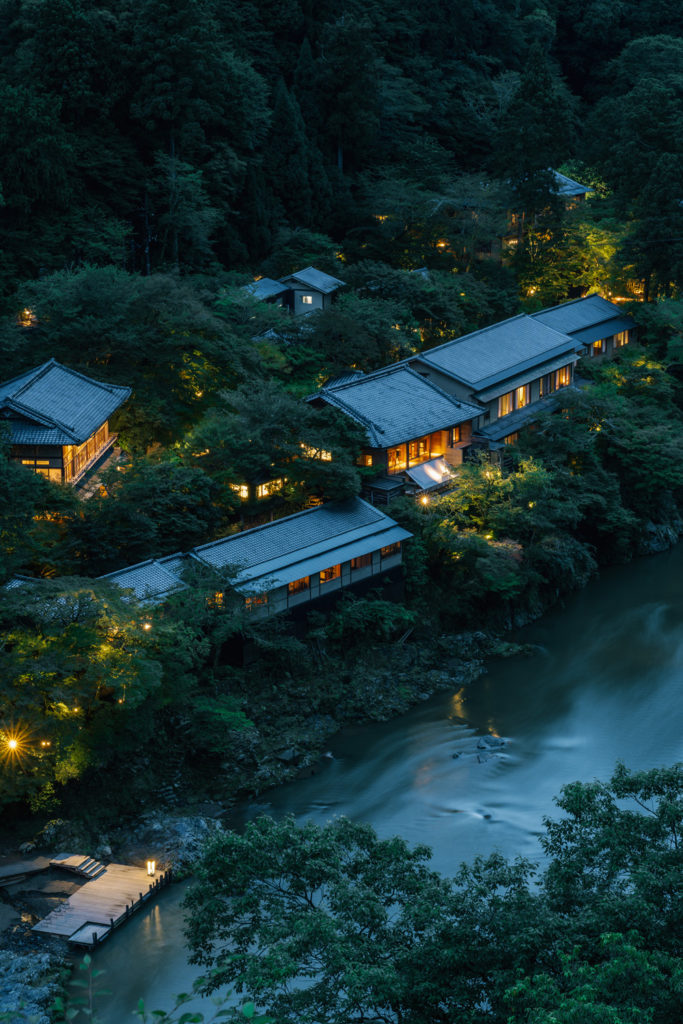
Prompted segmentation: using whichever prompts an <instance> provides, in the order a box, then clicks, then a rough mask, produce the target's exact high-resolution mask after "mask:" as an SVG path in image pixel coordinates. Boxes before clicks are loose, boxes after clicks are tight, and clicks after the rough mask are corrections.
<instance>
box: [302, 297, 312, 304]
mask: <svg viewBox="0 0 683 1024" xmlns="http://www.w3.org/2000/svg"><path fill="white" fill-rule="evenodd" d="M301 301H302V302H303V304H304V306H312V305H313V296H312V295H302V296H301Z"/></svg>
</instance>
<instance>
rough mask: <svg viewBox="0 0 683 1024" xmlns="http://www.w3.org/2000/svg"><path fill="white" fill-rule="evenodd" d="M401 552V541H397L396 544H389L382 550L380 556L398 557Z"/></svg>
mask: <svg viewBox="0 0 683 1024" xmlns="http://www.w3.org/2000/svg"><path fill="white" fill-rule="evenodd" d="M400 550H401V542H400V540H398V541H396V543H395V544H387V546H386V547H385V548H381V550H380V554H381V555H382V558H390V557H391V555H397V554H398V553H399V551H400Z"/></svg>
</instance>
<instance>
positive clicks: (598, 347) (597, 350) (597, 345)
mask: <svg viewBox="0 0 683 1024" xmlns="http://www.w3.org/2000/svg"><path fill="white" fill-rule="evenodd" d="M604 351H605V339H604V338H598V340H597V341H594V342H593V344H592V345H591V355H592V356H599V355H602V353H603V352H604Z"/></svg>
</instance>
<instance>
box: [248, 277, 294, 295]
mask: <svg viewBox="0 0 683 1024" xmlns="http://www.w3.org/2000/svg"><path fill="white" fill-rule="evenodd" d="M242 291H243V292H247V293H248V294H249V295H253V297H254V298H255V299H274V298H275V297H276V296H278V295H284V293H285V292H286V291H288V288H287V285H286V284H283V283H282V281H274V280H273V278H272V277H261V278H259V280H258V281H251V282H250V284H245V285H242Z"/></svg>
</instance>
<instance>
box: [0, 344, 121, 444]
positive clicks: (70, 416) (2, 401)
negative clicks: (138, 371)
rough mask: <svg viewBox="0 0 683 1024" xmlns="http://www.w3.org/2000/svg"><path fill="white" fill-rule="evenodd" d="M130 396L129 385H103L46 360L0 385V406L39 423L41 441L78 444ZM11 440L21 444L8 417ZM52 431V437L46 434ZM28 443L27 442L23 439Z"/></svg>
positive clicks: (17, 430) (17, 428)
mask: <svg viewBox="0 0 683 1024" xmlns="http://www.w3.org/2000/svg"><path fill="white" fill-rule="evenodd" d="M129 395H130V388H127V387H121V386H119V385H116V384H104V383H102V382H101V381H97V380H93V379H92V378H91V377H86V376H85V375H84V374H82V373H78V372H77V371H76V370H71V369H69V368H68V367H66V366H62V365H61V364H60V363H58V362H56V360H54V359H50V360H49V361H48V362H47V363H43V365H42V366H38V367H36V368H35V369H34V370H30V371H28V372H27V373H24V374H22V375H21V376H19V377H15V378H14V379H13V380H9V381H5V382H4V383H3V384H0V408H2V409H5V410H8V411H9V412H10V413H11V412H14V413H16V414H18V416H20V417H22V418H23V419H24V420H25V421H26V420H28V421H31V422H33V423H38V424H41V426H42V427H43V428H44V431H45V432H47V433H46V440H45V442H43V443H54V444H72V443H76V444H80V443H82V442H83V441H86V440H87V439H88V438H89V437H90V435H91V434H92V433H93V432H94V431H95V430H97V428H98V427H100V426H102V424H103V423H104V422H105V421H106V420H107V419H109V417H110V416H111V415H112V413H114V412H115V411H116V410H117V409H118V408H119V406H120V405H122V404H123V402H124V401H125V400H126V399H127V398H128V396H129ZM8 422H9V423H10V424H11V426H12V430H13V436H12V440H13V441H14V443H16V444H21V443H22V436H21V425H20V424H19V423H18V421H15V420H14V419H13V418H10V419H9V420H8ZM51 431H54V436H53V437H50V436H49V434H50V432H51ZM23 443H29V442H23Z"/></svg>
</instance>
